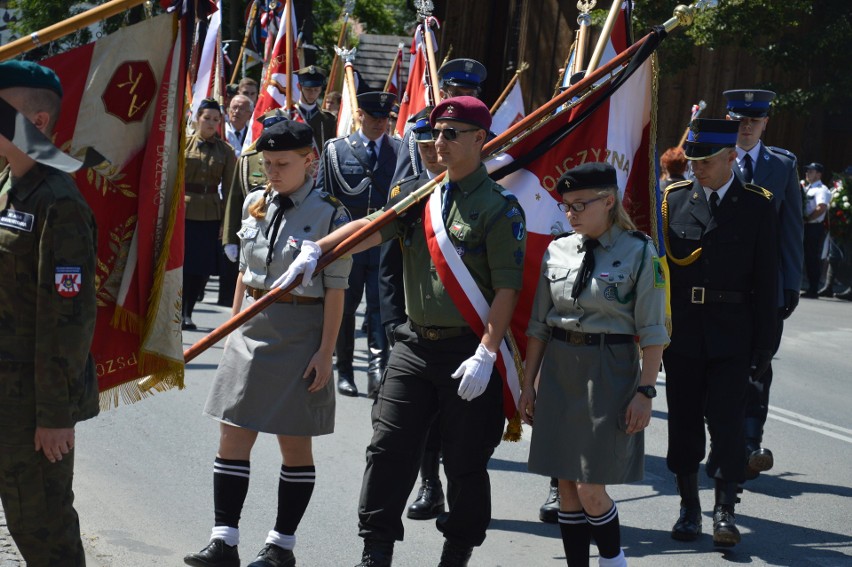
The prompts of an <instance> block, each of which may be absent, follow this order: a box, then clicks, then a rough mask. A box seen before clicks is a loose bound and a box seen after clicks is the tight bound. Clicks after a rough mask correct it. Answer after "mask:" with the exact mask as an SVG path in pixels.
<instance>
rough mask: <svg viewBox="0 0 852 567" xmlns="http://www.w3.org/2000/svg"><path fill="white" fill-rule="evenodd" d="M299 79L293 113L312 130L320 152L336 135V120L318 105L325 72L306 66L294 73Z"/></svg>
mask: <svg viewBox="0 0 852 567" xmlns="http://www.w3.org/2000/svg"><path fill="white" fill-rule="evenodd" d="M296 75H297V76H298V78H299V92H300V93H301V96H300V98H299V102H298V103H297V104H296V105H294V106H295V109H294V110H295V111H296V112H297V113H298V114H299V115H300V116H301V117H302V120H303V121H304V122H305V123H306V124H308V126H310V127H311V128H313V130H314V143H315V144H316V146H317V149H318V150H320V149H322V147H323V146H324V145H325V143H326V142H327V141H328V140H330V139H332V138H334V137H335V135H336V134H337V118H336V117H335V116H334V114H332V113H330V112H326V111H325V110H323V109H322V108H320V105H319V104H318V102H317V101H318V100H319V97H320V95H321V94H322V89H323V88H324V87H325V84H326V72H325V70H324V69H320V68H319V67H317V66H315V65H308V66H307V67H304V68H302V69H299V70H298V71H297V72H296Z"/></svg>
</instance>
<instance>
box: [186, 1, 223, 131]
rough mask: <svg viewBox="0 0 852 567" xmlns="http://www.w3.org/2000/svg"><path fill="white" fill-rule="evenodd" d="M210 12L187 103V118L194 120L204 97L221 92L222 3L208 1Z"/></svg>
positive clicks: (216, 95)
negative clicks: (190, 97)
mask: <svg viewBox="0 0 852 567" xmlns="http://www.w3.org/2000/svg"><path fill="white" fill-rule="evenodd" d="M210 5H211V10H212V14H211V15H210V22H209V24H208V26H207V34H206V35H205V36H204V46H203V47H202V49H201V58H200V60H199V62H198V72H197V73H196V76H195V77H196V78H195V84H194V85H192V102H191V103H190V105H189V117H190V118H189V119H190V121H194V120H195V115H196V114H197V113H198V107H199V106H200V105H201V101H202V100H204V99H205V98H211V97H213V98H216V97H218V95H219V94H221V93H222V90H223V89H222V86H221V85H222V81H221V80H220V79H219V77H221V75H222V48H221V45H222V33H221V32H222V3H221V0H217V2H215V3H212V2H211V3H210Z"/></svg>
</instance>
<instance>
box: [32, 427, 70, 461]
mask: <svg viewBox="0 0 852 567" xmlns="http://www.w3.org/2000/svg"><path fill="white" fill-rule="evenodd" d="M34 441H35V450H36V452H38V451H42V452H43V453H44V456H45V457H46V458H47V460H48V461H50V462H51V463H55V462H56V461H61V460H62V455H67V454H68V453H69V452H70V451H71V449H73V448H74V428H73V427H69V428H63V429H52V428H49V427H36V430H35V439H34Z"/></svg>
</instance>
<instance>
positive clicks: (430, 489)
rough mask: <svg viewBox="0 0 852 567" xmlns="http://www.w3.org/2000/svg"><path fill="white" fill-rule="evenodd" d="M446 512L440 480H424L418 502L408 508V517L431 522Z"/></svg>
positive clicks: (418, 493) (418, 494)
mask: <svg viewBox="0 0 852 567" xmlns="http://www.w3.org/2000/svg"><path fill="white" fill-rule="evenodd" d="M445 511H446V501H445V500H444V488H443V487H442V486H441V479H439V478H424V479H423V483H422V484H421V485H420V490H419V491H418V492H417V500H415V501H414V502H412V503H411V506H409V507H408V512H407V513H406V516H408V517H409V518H411V519H412V520H431V519H432V518H437V517H438V516H439V515H440V514H443V513H444V512H445Z"/></svg>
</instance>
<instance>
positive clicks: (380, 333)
mask: <svg viewBox="0 0 852 567" xmlns="http://www.w3.org/2000/svg"><path fill="white" fill-rule="evenodd" d="M365 292H366V294H367V308H366V312H365V314H364V317H365V319H366V320H367V334H368V335H369V336H368V341H367V342H368V344H369V346H370V347H371V348H374V349H378V350H381V352H382V355H381V356H382V358H386V353H387V350H388V338H387V335H386V334H385V329H384V327H383V326H382V317H381V313H380V311H379V249H378V248H372V249H370V250H366V251H364V252H359V253H358V254H353V256H352V270H351V271H350V272H349V287H348V288H347V289H346V295H345V299H344V302H343V323H342V324H344V325H351V326H352V333H354V327H355V311H357V309H358V306H359V305H360V304H361V296H362V295H364V293H365ZM341 335H343V333H341ZM353 336H354V335H353ZM343 348H344V346H343V345H342V344H341V342H340V341H338V350H342V349H343ZM345 348H347V349H348V348H349V347H345ZM352 348H353V349H354V344H353V345H352ZM353 358H354V353H353V352H351V351H348V352H337V361H338V368H339V367H340V364H341V363H343V365H344V366H345V367H346V368H349V367H351V365H352V360H353Z"/></svg>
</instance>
